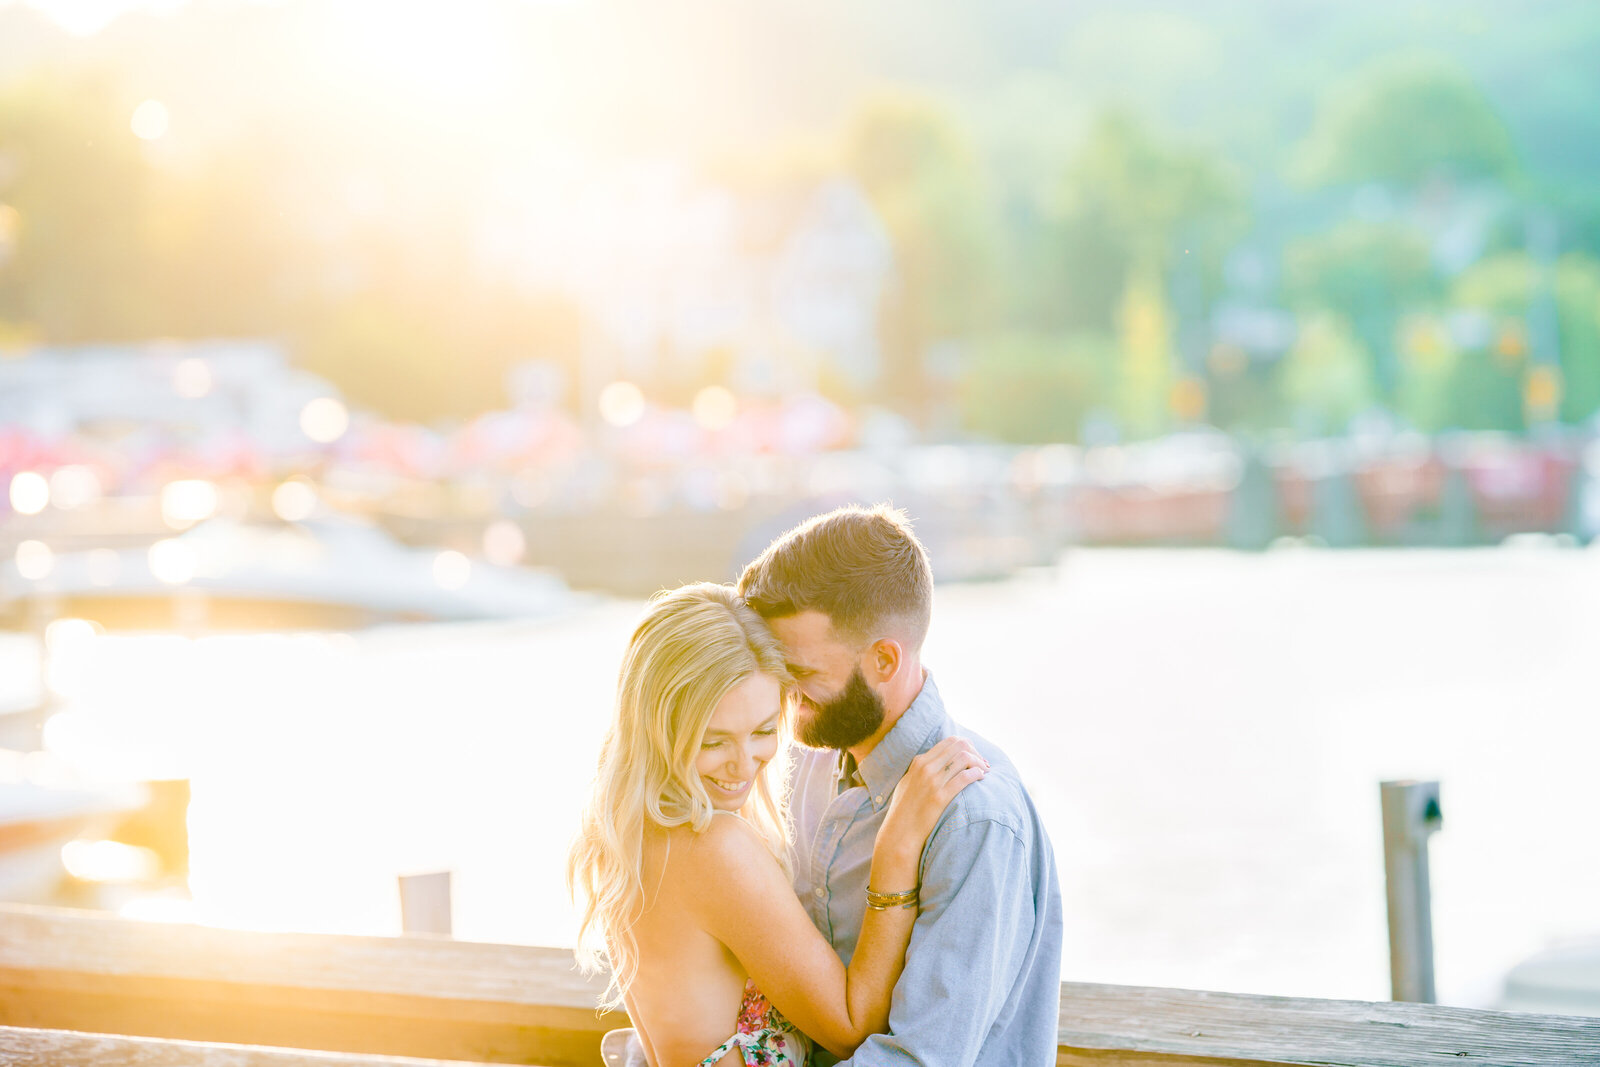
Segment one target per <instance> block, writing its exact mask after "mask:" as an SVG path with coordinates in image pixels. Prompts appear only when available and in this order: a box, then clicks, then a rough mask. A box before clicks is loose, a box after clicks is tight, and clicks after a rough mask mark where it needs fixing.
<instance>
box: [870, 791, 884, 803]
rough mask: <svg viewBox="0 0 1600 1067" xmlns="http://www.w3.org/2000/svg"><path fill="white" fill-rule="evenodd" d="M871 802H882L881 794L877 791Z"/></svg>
mask: <svg viewBox="0 0 1600 1067" xmlns="http://www.w3.org/2000/svg"><path fill="white" fill-rule="evenodd" d="M872 802H873V803H874V804H882V803H883V794H882V793H879V794H878V795H877V796H875V797H873V798H872Z"/></svg>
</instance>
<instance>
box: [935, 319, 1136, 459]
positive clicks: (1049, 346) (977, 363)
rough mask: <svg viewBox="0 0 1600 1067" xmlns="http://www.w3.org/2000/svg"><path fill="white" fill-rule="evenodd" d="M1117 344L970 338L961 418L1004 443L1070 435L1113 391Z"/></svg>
mask: <svg viewBox="0 0 1600 1067" xmlns="http://www.w3.org/2000/svg"><path fill="white" fill-rule="evenodd" d="M1116 362H1117V349H1116V345H1115V343H1114V342H1113V341H1112V340H1111V339H1110V338H1108V337H1103V336H1096V335H1092V334H1086V335H1079V336H1066V335H1060V334H1043V333H1034V332H1023V331H1010V332H1006V333H991V334H987V335H985V336H984V337H983V338H982V339H980V340H979V341H978V342H976V343H975V345H974V346H973V350H972V352H971V354H970V357H969V359H968V362H967V366H966V376H965V378H964V379H963V380H962V382H961V394H960V395H961V415H962V422H963V424H964V425H965V427H966V428H967V429H968V430H971V431H973V432H974V433H980V434H984V435H987V436H990V437H997V438H1000V439H1002V440H1007V441H1025V442H1034V443H1042V442H1049V441H1070V440H1075V439H1076V438H1077V435H1078V429H1079V427H1080V426H1081V425H1082V423H1083V420H1084V416H1085V415H1087V414H1088V413H1089V412H1090V411H1091V410H1093V408H1094V407H1095V405H1096V404H1097V402H1098V401H1099V399H1100V398H1101V397H1104V396H1105V395H1106V394H1107V393H1108V392H1109V391H1110V389H1111V388H1112V377H1113V373H1114V368H1115V367H1116Z"/></svg>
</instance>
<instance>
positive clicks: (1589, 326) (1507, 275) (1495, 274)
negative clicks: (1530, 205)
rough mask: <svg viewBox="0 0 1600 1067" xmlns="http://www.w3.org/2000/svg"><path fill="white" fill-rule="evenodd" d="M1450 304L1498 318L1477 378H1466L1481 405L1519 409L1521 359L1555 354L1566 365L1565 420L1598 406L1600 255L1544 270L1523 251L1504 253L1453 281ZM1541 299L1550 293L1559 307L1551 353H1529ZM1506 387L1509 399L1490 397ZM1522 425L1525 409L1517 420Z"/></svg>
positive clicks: (1573, 256) (1566, 259)
mask: <svg viewBox="0 0 1600 1067" xmlns="http://www.w3.org/2000/svg"><path fill="white" fill-rule="evenodd" d="M1452 297H1453V302H1454V303H1455V304H1456V305H1457V306H1459V307H1463V308H1471V309H1475V310H1478V311H1482V312H1484V313H1487V314H1489V315H1491V316H1492V317H1493V328H1492V331H1491V338H1490V341H1489V344H1488V345H1487V346H1486V352H1485V355H1484V358H1483V359H1481V360H1477V361H1474V366H1475V367H1476V371H1475V375H1474V377H1473V378H1472V380H1471V381H1469V382H1466V383H1464V385H1463V387H1464V388H1466V389H1468V391H1470V392H1471V393H1472V394H1473V395H1474V396H1477V397H1478V400H1477V401H1476V405H1477V408H1478V409H1480V410H1483V409H1486V408H1490V407H1492V408H1493V410H1494V411H1496V412H1499V413H1500V417H1501V418H1502V419H1503V420H1511V415H1510V414H1509V412H1511V410H1512V408H1513V403H1514V404H1515V405H1517V407H1516V411H1517V412H1520V403H1521V396H1522V392H1521V384H1520V383H1521V382H1522V379H1523V377H1524V375H1525V367H1524V364H1525V363H1526V362H1527V360H1528V359H1529V358H1530V357H1533V356H1539V357H1543V358H1545V359H1549V358H1550V357H1551V356H1556V357H1558V360H1557V361H1558V364H1559V366H1560V369H1561V379H1562V396H1561V408H1560V415H1561V418H1562V419H1563V420H1565V421H1568V422H1580V421H1582V420H1584V419H1587V418H1590V417H1591V416H1593V415H1594V414H1595V413H1596V411H1600V260H1596V259H1595V258H1594V257H1592V256H1589V255H1585V254H1583V253H1578V252H1573V253H1568V254H1567V255H1565V256H1562V257H1561V258H1560V259H1558V260H1557V261H1556V262H1555V264H1554V265H1553V266H1552V267H1542V266H1540V264H1539V263H1538V262H1536V261H1535V260H1534V259H1533V258H1532V257H1530V256H1528V255H1527V254H1526V253H1523V252H1507V253H1502V254H1500V255H1497V256H1492V257H1490V258H1488V259H1485V260H1483V261H1482V262H1480V263H1477V264H1475V265H1473V266H1472V267H1471V268H1470V269H1468V270H1467V271H1466V272H1464V273H1463V274H1462V275H1461V277H1460V278H1458V279H1457V280H1456V284H1455V286H1454V289H1453V292H1452ZM1541 297H1549V298H1553V300H1554V304H1555V312H1556V323H1557V332H1556V344H1557V351H1556V352H1554V353H1533V352H1530V351H1529V345H1530V343H1531V341H1530V336H1529V335H1530V331H1529V330H1528V327H1527V319H1528V316H1529V314H1530V313H1531V312H1532V311H1533V310H1534V307H1535V304H1536V302H1537V301H1538V300H1539V299H1540V298H1541ZM1496 389H1508V390H1509V391H1510V392H1511V393H1512V394H1513V396H1512V400H1511V401H1507V402H1504V403H1499V404H1496V403H1494V402H1492V401H1491V400H1490V399H1488V394H1489V393H1492V392H1493V391H1494V390H1496ZM1511 421H1515V422H1516V423H1517V424H1518V425H1520V423H1521V416H1520V414H1517V415H1516V418H1515V419H1514V420H1511Z"/></svg>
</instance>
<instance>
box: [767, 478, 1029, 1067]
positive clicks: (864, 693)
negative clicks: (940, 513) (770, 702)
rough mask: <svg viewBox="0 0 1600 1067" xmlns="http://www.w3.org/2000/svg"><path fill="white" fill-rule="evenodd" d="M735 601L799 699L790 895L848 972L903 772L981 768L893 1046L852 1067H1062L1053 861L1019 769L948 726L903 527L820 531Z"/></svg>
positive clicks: (919, 583) (903, 989)
mask: <svg viewBox="0 0 1600 1067" xmlns="http://www.w3.org/2000/svg"><path fill="white" fill-rule="evenodd" d="M739 591H740V593H741V595H743V597H744V598H745V600H746V602H748V603H749V604H750V606H751V607H753V608H754V609H755V610H756V611H757V612H758V613H759V614H760V615H761V616H762V617H763V618H764V619H765V620H766V621H767V624H768V625H769V626H770V627H771V628H772V631H773V632H774V633H775V634H776V635H777V636H778V639H779V640H780V641H782V642H783V645H784V648H785V651H786V655H787V659H788V661H789V670H790V671H791V673H793V675H794V678H795V681H796V683H797V684H798V686H799V689H800V693H801V700H800V707H799V710H798V713H797V720H796V723H795V733H796V736H797V737H798V738H799V740H800V741H801V742H802V743H803V744H805V745H807V746H811V747H810V748H809V749H807V750H802V751H801V752H800V753H799V756H798V758H797V760H796V763H795V772H794V782H793V786H794V788H793V793H792V796H791V799H790V805H791V810H792V814H793V819H794V827H795V855H794V857H793V859H794V872H795V873H794V878H795V882H794V885H795V892H796V893H798V894H799V896H800V899H801V901H802V902H803V903H804V904H805V906H806V909H807V911H808V913H809V914H810V916H811V920H812V922H813V923H815V924H816V927H817V929H818V930H820V931H821V932H822V934H823V935H824V936H825V937H827V938H828V940H829V941H830V942H831V943H832V945H833V947H834V950H835V951H836V952H837V953H838V954H839V958H840V959H841V960H843V961H844V962H845V963H846V964H848V963H849V961H850V956H851V953H852V952H853V951H854V949H855V944H856V938H857V935H858V934H859V932H860V929H861V919H862V915H863V914H864V911H865V908H866V907H867V906H868V888H869V887H868V885H867V875H868V871H869V868H870V865H871V859H872V845H873V840H874V839H875V837H876V836H877V832H878V827H879V826H880V825H881V824H882V822H883V816H884V810H885V808H886V807H887V806H888V803H889V798H890V797H891V796H892V795H893V792H894V788H895V785H896V783H898V782H899V780H900V778H901V776H903V775H904V774H905V773H906V770H907V769H908V768H909V766H910V764H911V760H912V759H913V757H915V756H917V755H918V754H920V753H922V752H925V751H927V750H928V749H930V748H932V747H933V746H934V745H935V744H936V743H938V742H939V740H940V739H942V738H945V737H948V736H951V735H959V736H962V737H965V738H968V739H969V740H970V741H971V742H972V744H973V745H974V746H975V747H976V748H977V749H978V752H979V753H980V754H981V755H982V756H984V757H985V758H986V759H987V760H988V761H989V771H988V774H987V775H986V776H985V777H984V779H983V780H982V781H980V782H977V783H975V784H973V785H971V786H969V787H967V788H966V789H964V790H963V791H962V792H961V793H960V794H959V795H958V796H957V797H956V798H955V800H954V801H953V802H951V804H950V806H949V808H948V809H946V811H945V814H944V816H943V818H942V819H941V821H940V823H939V825H938V826H937V828H936V829H935V830H934V831H933V834H932V835H931V836H930V837H929V839H928V844H927V846H926V848H925V849H924V851H923V855H922V868H921V879H920V885H919V886H918V887H915V888H917V890H918V894H919V896H920V901H921V911H920V913H919V914H918V917H917V920H916V925H915V927H914V928H913V932H912V935H911V944H910V947H909V948H908V949H907V950H906V961H905V970H904V971H903V972H902V974H901V977H900V981H899V983H898V984H897V985H896V987H895V993H894V1002H893V1006H892V1008H891V1010H890V1014H889V1033H887V1034H878V1035H875V1036H872V1037H869V1038H868V1039H867V1040H866V1042H865V1043H864V1044H862V1045H861V1047H860V1048H859V1049H857V1050H856V1053H855V1055H853V1056H852V1057H851V1058H850V1059H849V1060H848V1061H846V1062H847V1063H848V1064H850V1065H854V1067H887V1065H890V1064H920V1065H924V1067H930V1065H944V1064H949V1065H952V1067H1014V1065H1019V1064H1021V1065H1029V1064H1039V1065H1043V1064H1052V1063H1054V1062H1055V1060H1056V1047H1057V1037H1056V1031H1057V1019H1058V1017H1059V1011H1060V996H1061V992H1060V982H1061V893H1060V888H1059V885H1058V884H1057V881H1056V871H1055V859H1054V856H1053V854H1052V851H1051V847H1050V841H1049V838H1048V837H1047V836H1046V835H1045V831H1044V827H1043V825H1042V824H1041V823H1040V820H1039V815H1038V812H1037V811H1036V810H1035V809H1034V806H1033V801H1032V799H1031V798H1030V797H1029V796H1028V792H1027V790H1026V789H1025V788H1024V787H1023V785H1022V780H1021V778H1020V777H1019V776H1018V774H1017V770H1016V768H1015V767H1014V766H1013V765H1012V763H1011V761H1010V760H1009V759H1007V758H1006V756H1005V754H1004V753H1003V752H1001V751H1000V750H999V749H998V748H996V747H995V746H994V745H993V744H991V743H989V742H988V741H985V740H984V739H982V738H981V737H979V736H978V735H976V734H974V733H972V732H971V731H970V730H967V729H966V728H964V727H962V726H960V725H958V724H957V723H956V722H955V720H954V719H952V718H951V717H950V716H949V714H948V713H947V712H946V711H945V707H944V702H943V701H942V700H941V699H940V696H939V690H938V688H937V687H936V686H935V685H934V681H933V676H932V675H931V674H930V673H929V672H928V671H927V669H926V668H924V667H923V665H922V659H921V653H922V643H923V639H924V638H925V637H926V636H927V632H928V625H929V621H930V619H931V617H932V608H933V574H932V570H931V569H930V567H929V564H928V556H927V553H926V551H924V549H923V547H922V544H921V542H919V541H918V540H917V538H916V535H915V534H914V533H913V532H912V530H911V526H910V524H909V522H908V521H907V520H906V517H905V516H904V514H902V513H901V512H898V511H895V510H892V509H890V508H888V507H881V506H880V507H877V508H871V509H867V508H859V507H848V508H840V509H838V510H836V511H832V512H829V513H828V514H826V515H820V516H817V517H816V518H813V519H811V520H809V521H807V522H805V523H803V524H801V525H800V526H798V527H796V528H794V529H793V530H790V531H789V532H788V533H786V534H784V535H783V536H781V537H779V538H778V539H777V540H776V541H774V542H773V543H772V544H771V545H770V546H769V547H768V548H767V550H766V551H765V552H763V553H762V554H761V556H760V557H759V558H758V559H756V560H755V561H754V562H753V563H751V564H750V565H749V566H748V567H747V568H745V571H744V574H743V576H742V577H741V578H740V580H739ZM870 888H871V889H872V890H873V891H874V892H876V893H878V894H884V893H893V892H895V891H897V890H905V889H908V888H911V887H904V886H872V887H870ZM823 1055H824V1056H825V1055H826V1054H825V1053H824V1054H823ZM827 1062H831V1061H827Z"/></svg>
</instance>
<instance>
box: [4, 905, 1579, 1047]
mask: <svg viewBox="0 0 1600 1067" xmlns="http://www.w3.org/2000/svg"><path fill="white" fill-rule="evenodd" d="M599 989H600V983H599V982H598V981H597V980H593V979H587V978H585V977H583V976H582V975H580V974H579V973H578V972H577V971H576V970H575V969H574V967H573V963H572V954H571V953H570V952H569V951H567V950H565V949H553V948H528V947H521V946H512V945H486V944H476V943H473V942H466V941H450V940H445V939H440V938H429V937H407V938H376V937H337V936H323V935H310V934H272V933H255V932H244V931H236V930H213V929H208V928H204V927H197V926H176V925H165V924H158V923H147V922H139V921H135V920H129V919H120V918H115V917H110V916H102V915H97V914H94V913H90V912H75V911H64V910H59V909H48V908H29V907H22V906H0V1025H6V1026H22V1027H35V1028H45V1029H54V1030H78V1031H92V1032H98V1033H114V1034H127V1035H136V1036H145V1037H158V1038H177V1039H186V1040H190V1041H210V1042H230V1043H235V1044H253V1045H275V1046H289V1047H292V1048H301V1049H326V1050H332V1051H338V1052H350V1053H365V1054H377V1055H384V1056H414V1057H433V1058H437V1059H450V1060H471V1061H475V1062H481V1063H540V1064H545V1065H547V1067H568V1065H572V1067H596V1065H598V1064H599V1063H600V1059H599V1041H600V1035H601V1034H602V1033H603V1032H604V1031H606V1030H608V1029H611V1028H612V1027H615V1026H624V1025H627V1021H626V1017H625V1016H623V1015H621V1014H610V1015H606V1016H604V1017H601V1016H598V1015H597V1014H596V1012H595V1010H594V1005H595V1002H596V994H597V993H598V992H599ZM0 1062H4V1057H3V1056H0ZM152 1062H153V1061H152ZM184 1062H185V1063H187V1062H188V1061H184ZM1056 1062H1057V1063H1058V1064H1061V1065H1071V1067H1090V1065H1093V1067H1183V1065H1197V1067H1201V1065H1203V1067H1264V1065H1280V1067H1281V1065H1285V1064H1299V1065H1309V1064H1317V1065H1323V1067H1342V1065H1350V1067H1355V1065H1361V1067H1442V1065H1445V1064H1466V1065H1471V1064H1479V1065H1482V1067H1491V1065H1492V1067H1553V1065H1556V1064H1562V1065H1566V1064H1580V1063H1593V1064H1600V1018H1584V1017H1574V1016H1562V1015H1534V1014H1522V1013H1507V1012H1491V1011H1479V1010H1473V1009H1467V1008H1443V1007H1438V1006H1435V1005H1428V1004H1403V1003H1391V1002H1387V1001H1385V1002H1378V1003H1369V1002H1366V1001H1344V1000H1313V999H1303V998H1294V997H1267V996H1252V995H1246V994H1236V993H1209V992H1197V991H1192V990H1184V989H1154V988H1145V987H1139V986H1110V985H1094V984H1088V983H1078V982H1068V983H1064V984H1063V985H1062V987H1061V1015H1060V1046H1059V1050H1058V1055H1057V1060H1056Z"/></svg>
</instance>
